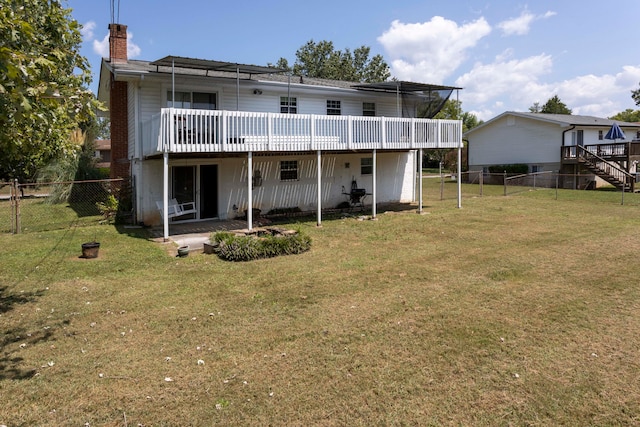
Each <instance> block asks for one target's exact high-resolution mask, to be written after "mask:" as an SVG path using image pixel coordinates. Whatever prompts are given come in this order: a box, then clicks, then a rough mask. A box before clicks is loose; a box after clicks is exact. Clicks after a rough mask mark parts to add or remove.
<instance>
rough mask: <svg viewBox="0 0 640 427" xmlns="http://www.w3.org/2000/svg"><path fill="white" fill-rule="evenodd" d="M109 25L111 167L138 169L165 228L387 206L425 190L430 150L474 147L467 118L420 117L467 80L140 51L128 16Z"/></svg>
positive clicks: (130, 172)
mask: <svg viewBox="0 0 640 427" xmlns="http://www.w3.org/2000/svg"><path fill="white" fill-rule="evenodd" d="M109 28H110V58H109V59H108V60H103V62H102V67H101V72H100V83H99V91H98V98H99V99H100V100H101V101H103V102H105V103H106V104H107V106H108V108H109V112H110V115H111V148H112V153H111V159H112V161H111V174H112V177H116V176H122V177H131V184H132V190H133V205H134V214H135V216H136V219H137V221H139V222H144V223H145V224H149V225H154V224H160V223H161V222H163V223H164V229H165V238H166V237H167V236H168V224H169V222H171V221H197V220H205V219H213V218H219V219H226V218H233V217H236V216H237V215H241V214H243V213H244V212H246V213H247V221H248V227H249V228H250V229H251V227H252V215H253V212H254V209H260V210H261V211H262V212H263V213H266V212H268V211H270V210H275V209H289V208H298V209H300V210H302V211H314V210H317V212H318V222H320V218H321V210H322V209H323V208H334V207H336V206H337V205H339V204H340V203H342V202H344V201H345V200H348V201H351V202H354V203H355V202H363V200H362V199H363V197H364V198H365V199H364V203H367V204H368V205H371V206H372V210H373V213H374V215H375V206H376V204H377V203H384V202H410V201H414V200H415V194H416V193H417V192H418V191H417V189H416V182H418V185H420V183H421V180H416V171H417V162H418V158H420V157H421V151H422V149H425V148H458V150H460V148H461V147H462V123H461V122H460V121H458V120H432V119H418V118H415V117H416V114H417V110H418V109H420V111H428V112H430V115H429V116H430V117H432V116H433V115H435V114H436V113H437V112H438V111H439V110H440V109H441V108H442V106H443V104H444V102H445V101H446V100H447V99H448V97H449V96H450V95H451V93H452V91H453V90H456V89H458V88H454V87H447V86H436V85H427V84H420V83H410V82H395V81H394V82H384V83H379V84H358V83H353V82H339V81H327V80H319V79H311V78H307V77H300V76H287V75H284V74H283V73H282V70H278V69H275V68H272V67H263V66H255V65H244V64H237V63H229V62H221V61H209V60H201V59H194V58H182V57H175V56H167V57H165V58H162V59H160V60H157V61H137V60H136V61H134V60H128V58H127V55H126V32H127V27H126V26H125V25H121V24H111V25H110V26H109ZM352 190H353V191H352ZM419 194H421V192H419ZM421 201H422V200H421V199H420V202H421ZM181 208H182V210H180V209H181ZM163 212H167V215H163Z"/></svg>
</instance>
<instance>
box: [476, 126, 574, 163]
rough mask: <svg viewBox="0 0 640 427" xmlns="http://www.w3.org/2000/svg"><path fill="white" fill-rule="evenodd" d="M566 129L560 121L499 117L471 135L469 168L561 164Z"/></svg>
mask: <svg viewBox="0 0 640 427" xmlns="http://www.w3.org/2000/svg"><path fill="white" fill-rule="evenodd" d="M514 119H515V120H514ZM563 130H564V129H563V128H561V127H560V126H558V125H557V124H552V123H545V122H541V121H537V120H529V119H525V118H521V117H512V116H505V117H502V118H500V119H497V120H496V121H495V122H493V123H491V124H489V125H487V126H485V127H484V128H481V129H478V130H477V131H475V132H474V133H473V134H472V135H470V136H469V168H472V167H473V166H486V165H500V164H514V163H527V164H547V163H558V162H559V161H560V151H561V148H560V147H561V145H562V131H563Z"/></svg>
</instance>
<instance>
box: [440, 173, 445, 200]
mask: <svg viewBox="0 0 640 427" xmlns="http://www.w3.org/2000/svg"><path fill="white" fill-rule="evenodd" d="M442 200H444V175H442V170H440V201H442Z"/></svg>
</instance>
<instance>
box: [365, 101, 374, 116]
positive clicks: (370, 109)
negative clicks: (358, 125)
mask: <svg viewBox="0 0 640 427" xmlns="http://www.w3.org/2000/svg"><path fill="white" fill-rule="evenodd" d="M362 115H363V116H365V117H375V115H376V104H375V102H363V103H362Z"/></svg>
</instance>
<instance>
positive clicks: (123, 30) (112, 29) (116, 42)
mask: <svg viewBox="0 0 640 427" xmlns="http://www.w3.org/2000/svg"><path fill="white" fill-rule="evenodd" d="M109 59H110V60H111V63H112V64H126V63H127V59H128V58H127V26H126V25H122V24H109Z"/></svg>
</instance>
